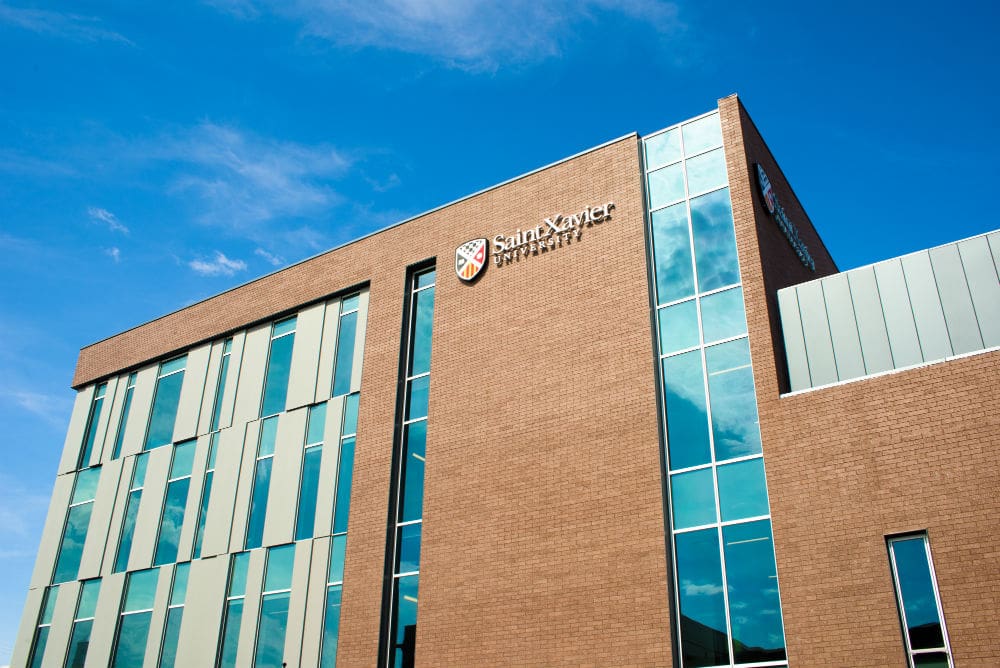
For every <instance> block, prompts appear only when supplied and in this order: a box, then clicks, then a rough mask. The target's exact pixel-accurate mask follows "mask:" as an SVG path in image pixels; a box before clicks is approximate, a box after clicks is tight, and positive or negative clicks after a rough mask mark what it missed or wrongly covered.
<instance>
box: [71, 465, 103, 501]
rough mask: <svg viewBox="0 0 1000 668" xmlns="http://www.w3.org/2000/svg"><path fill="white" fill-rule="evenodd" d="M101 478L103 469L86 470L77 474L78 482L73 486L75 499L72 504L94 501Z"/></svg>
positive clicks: (98, 467)
mask: <svg viewBox="0 0 1000 668" xmlns="http://www.w3.org/2000/svg"><path fill="white" fill-rule="evenodd" d="M100 477H101V467H100V466H97V467H95V468H92V469H86V470H83V471H80V472H79V473H77V474H76V482H75V483H74V484H73V499H72V500H71V501H70V503H71V504H76V503H83V502H85V501H93V500H94V497H95V496H97V482H98V480H100Z"/></svg>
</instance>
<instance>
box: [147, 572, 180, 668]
mask: <svg viewBox="0 0 1000 668" xmlns="http://www.w3.org/2000/svg"><path fill="white" fill-rule="evenodd" d="M174 568H175V566H174V564H166V565H164V566H161V567H160V572H159V574H158V577H157V580H156V596H155V597H154V598H153V614H152V616H151V618H150V620H149V637H148V638H147V639H146V658H145V660H144V661H143V665H144V666H158V665H159V664H160V646H161V645H162V644H163V626H164V624H165V623H166V621H167V605H168V604H169V603H170V587H171V585H172V584H173V578H174Z"/></svg>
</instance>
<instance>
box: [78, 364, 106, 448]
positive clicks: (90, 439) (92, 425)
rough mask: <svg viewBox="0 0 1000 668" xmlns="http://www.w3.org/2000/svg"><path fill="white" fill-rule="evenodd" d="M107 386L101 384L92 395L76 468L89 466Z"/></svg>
mask: <svg viewBox="0 0 1000 668" xmlns="http://www.w3.org/2000/svg"><path fill="white" fill-rule="evenodd" d="M107 387H108V384H107V383H101V384H100V385H99V386H98V387H97V390H96V392H95V393H94V400H93V401H92V402H91V405H90V416H89V417H88V419H87V431H86V434H85V436H84V439H83V447H82V448H81V451H80V461H79V462H78V464H77V468H84V467H85V466H89V465H90V457H91V455H92V454H93V453H94V440H95V439H96V437H97V423H98V422H99V421H100V419H101V407H102V406H103V405H104V393H105V391H106V390H107Z"/></svg>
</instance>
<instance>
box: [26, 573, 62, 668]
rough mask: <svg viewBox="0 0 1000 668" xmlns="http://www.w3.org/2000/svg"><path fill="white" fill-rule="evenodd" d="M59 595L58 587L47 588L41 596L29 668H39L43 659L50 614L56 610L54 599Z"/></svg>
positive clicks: (49, 628)
mask: <svg viewBox="0 0 1000 668" xmlns="http://www.w3.org/2000/svg"><path fill="white" fill-rule="evenodd" d="M58 595H59V585H55V586H54V587H48V588H46V590H45V593H44V594H43V595H42V611H41V614H39V615H38V626H36V627H35V637H34V638H32V641H31V653H30V654H29V656H28V666H30V668H40V667H41V665H42V660H43V659H44V658H45V648H46V646H47V645H48V644H49V631H50V630H51V629H52V614H53V613H54V612H55V610H56V597H57V596H58Z"/></svg>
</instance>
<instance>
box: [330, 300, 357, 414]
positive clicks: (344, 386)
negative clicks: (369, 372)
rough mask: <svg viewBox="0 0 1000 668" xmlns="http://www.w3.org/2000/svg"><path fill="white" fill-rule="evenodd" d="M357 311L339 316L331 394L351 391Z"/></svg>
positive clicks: (338, 394) (336, 394) (335, 394)
mask: <svg viewBox="0 0 1000 668" xmlns="http://www.w3.org/2000/svg"><path fill="white" fill-rule="evenodd" d="M357 330H358V313H357V311H355V312H354V313H350V314H348V315H345V316H343V317H341V319H340V330H339V331H338V332H337V361H336V363H335V366H334V372H333V396H335V397H338V396H340V395H342V394H347V393H348V392H350V391H351V372H352V371H353V370H354V339H355V338H356V337H357Z"/></svg>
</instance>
